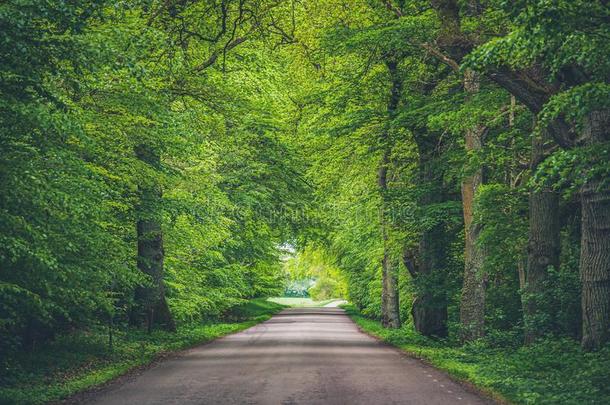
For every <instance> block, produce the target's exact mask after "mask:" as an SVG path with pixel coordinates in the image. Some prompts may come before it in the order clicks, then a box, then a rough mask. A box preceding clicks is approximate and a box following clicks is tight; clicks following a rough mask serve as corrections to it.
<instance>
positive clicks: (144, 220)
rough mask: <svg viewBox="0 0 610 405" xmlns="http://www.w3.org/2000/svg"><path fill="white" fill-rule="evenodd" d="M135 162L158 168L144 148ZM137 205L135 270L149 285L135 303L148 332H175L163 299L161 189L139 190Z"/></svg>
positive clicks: (142, 187)
mask: <svg viewBox="0 0 610 405" xmlns="http://www.w3.org/2000/svg"><path fill="white" fill-rule="evenodd" d="M136 155H137V156H138V158H139V159H140V160H141V161H143V162H145V163H146V164H148V165H151V166H152V167H155V168H158V167H159V166H160V158H159V155H158V154H157V153H156V152H155V151H154V150H153V149H152V148H150V147H148V146H146V145H139V146H138V147H137V148H136ZM139 195H140V201H139V204H138V206H137V209H136V214H137V234H138V261H137V263H138V268H139V269H140V271H142V272H143V273H144V274H146V275H147V276H149V277H150V280H149V281H150V284H148V285H146V286H141V287H140V288H138V290H137V291H136V300H137V302H138V304H139V305H140V306H141V308H142V310H143V312H144V317H145V322H146V327H147V329H148V331H149V332H150V331H151V330H152V328H153V327H154V326H159V327H161V328H163V329H165V330H169V331H175V330H176V324H175V323H174V319H173V317H172V314H171V312H170V310H169V306H168V305H167V301H166V299H165V286H164V283H163V258H164V251H163V232H162V229H161V218H160V214H159V206H160V202H161V187H160V186H159V185H158V183H157V182H156V181H155V180H154V179H151V181H150V182H149V183H143V184H140V186H139Z"/></svg>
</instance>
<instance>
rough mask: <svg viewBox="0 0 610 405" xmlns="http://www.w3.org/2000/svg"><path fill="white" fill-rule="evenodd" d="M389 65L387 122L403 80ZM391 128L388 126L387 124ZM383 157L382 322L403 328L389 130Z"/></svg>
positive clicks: (383, 141) (383, 142)
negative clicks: (392, 230)
mask: <svg viewBox="0 0 610 405" xmlns="http://www.w3.org/2000/svg"><path fill="white" fill-rule="evenodd" d="M386 66H387V68H388V72H389V74H390V80H391V83H392V87H391V90H390V98H389V101H388V110H387V112H388V121H389V122H391V121H392V119H394V116H395V115H396V110H397V109H398V103H399V101H400V92H401V89H402V81H401V78H400V77H399V75H398V63H397V62H396V61H394V60H386ZM388 127H389V123H388ZM381 146H382V149H383V155H382V158H381V162H380V165H379V170H378V176H377V181H378V186H379V191H380V193H381V207H380V224H381V234H382V238H383V259H382V261H381V283H382V284H381V288H382V291H381V322H382V324H383V326H384V327H386V328H399V327H400V312H399V296H398V262H399V260H393V258H392V249H391V248H390V246H389V245H390V240H389V239H390V238H389V232H388V229H389V227H390V224H389V222H388V218H387V215H386V214H387V213H386V211H387V209H388V204H387V191H388V167H389V165H390V154H391V151H392V140H391V139H390V134H389V128H388V129H386V131H384V133H383V135H382V138H381Z"/></svg>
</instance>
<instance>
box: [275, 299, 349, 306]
mask: <svg viewBox="0 0 610 405" xmlns="http://www.w3.org/2000/svg"><path fill="white" fill-rule="evenodd" d="M337 300H338V299H337V298H333V299H330V300H323V301H314V300H312V299H311V298H300V297H272V298H267V301H270V302H275V303H276V304H280V305H287V306H289V307H293V308H303V307H305V308H319V307H323V306H324V305H326V304H328V303H331V302H333V301H337Z"/></svg>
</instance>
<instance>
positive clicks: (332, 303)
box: [324, 300, 347, 308]
mask: <svg viewBox="0 0 610 405" xmlns="http://www.w3.org/2000/svg"><path fill="white" fill-rule="evenodd" d="M343 304H347V301H345V300H337V301H333V302H329V303H328V304H326V305H324V308H337V307H338V306H339V305H343Z"/></svg>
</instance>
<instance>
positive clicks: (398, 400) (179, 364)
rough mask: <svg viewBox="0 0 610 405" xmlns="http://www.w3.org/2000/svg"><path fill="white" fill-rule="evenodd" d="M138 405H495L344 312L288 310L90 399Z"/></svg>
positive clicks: (203, 346)
mask: <svg viewBox="0 0 610 405" xmlns="http://www.w3.org/2000/svg"><path fill="white" fill-rule="evenodd" d="M88 403H93V404H100V405H101V404H104V405H117V404H126V405H138V404H147V405H152V404H215V405H216V404H349V405H352V404H367V405H369V404H384V405H385V404H439V405H441V404H442V405H450V404H490V403H491V402H490V401H489V400H487V399H484V398H482V397H480V396H478V395H476V394H474V393H472V392H469V391H467V390H466V389H465V388H463V387H462V386H460V385H459V384H457V383H455V382H453V381H451V380H450V379H449V378H447V377H446V376H445V375H444V374H443V373H441V372H439V371H437V370H435V369H434V368H432V367H429V366H426V365H424V364H422V363H421V362H419V361H418V360H415V359H412V358H409V357H407V356H406V355H404V354H402V353H401V352H399V351H398V350H396V349H394V348H391V347H388V346H385V345H383V344H382V343H379V342H378V341H377V340H375V339H373V338H371V337H370V336H368V335H366V334H364V333H362V332H360V331H359V330H358V328H357V327H356V325H355V324H354V323H353V322H352V321H351V320H350V319H349V318H348V317H347V316H346V315H345V313H344V312H343V310H341V309H338V308H299V309H297V308H294V309H287V310H285V311H283V312H281V313H280V314H278V315H276V316H274V317H273V318H272V319H270V320H268V321H267V322H264V323H262V324H259V325H257V326H254V327H252V328H250V329H247V330H245V331H243V332H240V333H236V334H234V335H229V336H226V337H224V338H221V339H218V340H216V341H214V342H212V343H209V344H206V345H202V346H199V347H196V348H194V349H191V350H188V351H186V352H184V353H182V354H180V355H179V356H177V357H176V358H173V359H170V360H166V361H162V362H160V363H158V364H157V365H155V366H154V367H152V368H150V369H148V370H146V371H144V372H143V373H141V374H139V375H137V376H133V377H132V378H128V379H127V380H126V381H123V382H118V383H116V384H114V385H111V386H110V387H108V388H107V389H106V390H104V391H102V392H100V393H98V394H96V395H95V396H93V397H92V398H89V401H88Z"/></svg>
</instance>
